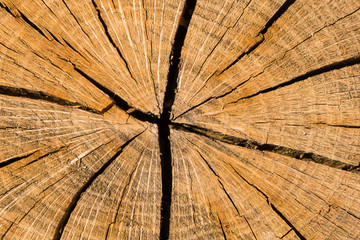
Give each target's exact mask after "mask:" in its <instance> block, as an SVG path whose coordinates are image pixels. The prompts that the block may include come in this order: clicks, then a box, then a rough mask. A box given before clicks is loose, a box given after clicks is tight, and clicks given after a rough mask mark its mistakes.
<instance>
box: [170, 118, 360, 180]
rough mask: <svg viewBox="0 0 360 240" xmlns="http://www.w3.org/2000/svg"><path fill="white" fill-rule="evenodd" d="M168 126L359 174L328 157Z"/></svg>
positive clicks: (356, 169)
mask: <svg viewBox="0 0 360 240" xmlns="http://www.w3.org/2000/svg"><path fill="white" fill-rule="evenodd" d="M170 126H171V127H172V128H174V129H177V130H181V131H186V132H191V133H196V134H199V135H202V136H205V137H208V138H210V139H212V140H218V141H221V142H224V143H228V144H232V145H236V146H240V147H245V148H248V149H252V150H256V151H265V152H273V153H277V154H281V155H283V156H287V157H292V158H295V159H298V160H301V161H307V162H315V163H317V164H321V165H325V166H328V167H331V168H336V169H340V170H344V171H349V172H356V173H360V169H359V166H356V165H352V164H348V163H344V162H341V161H337V160H334V159H330V158H328V157H325V156H322V155H318V154H315V153H311V152H305V151H302V150H298V149H293V148H289V147H285V146H280V145H275V144H268V143H264V144H261V143H259V142H256V141H254V140H249V139H245V138H239V137H234V136H231V135H227V134H223V133H221V132H217V131H214V130H211V129H206V128H201V127H198V126H194V125H190V124H184V123H175V122H171V123H170Z"/></svg>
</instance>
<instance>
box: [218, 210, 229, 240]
mask: <svg viewBox="0 0 360 240" xmlns="http://www.w3.org/2000/svg"><path fill="white" fill-rule="evenodd" d="M217 217H218V220H219V223H220V228H221V232H222V234H223V237H224V240H227V238H226V233H225V230H224V227H223V225H222V222H221V219H220V217H219V215H218V216H217Z"/></svg>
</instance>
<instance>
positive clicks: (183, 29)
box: [161, 0, 196, 120]
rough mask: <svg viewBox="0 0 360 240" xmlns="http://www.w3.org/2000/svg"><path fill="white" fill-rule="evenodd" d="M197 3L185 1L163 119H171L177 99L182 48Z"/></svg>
mask: <svg viewBox="0 0 360 240" xmlns="http://www.w3.org/2000/svg"><path fill="white" fill-rule="evenodd" d="M195 5H196V0H187V1H186V2H185V6H184V9H183V12H182V14H181V17H180V20H179V26H178V28H177V30H176V34H175V38H174V44H173V46H172V49H171V55H170V67H169V72H168V76H167V85H166V90H165V96H164V102H163V111H162V113H161V119H167V120H168V119H170V115H171V109H172V106H173V103H174V100H175V92H176V89H177V85H178V81H177V80H178V75H179V67H180V66H179V65H180V56H181V49H182V47H183V45H184V42H185V37H186V33H187V30H188V27H189V23H190V20H191V17H192V14H193V11H194V9H195Z"/></svg>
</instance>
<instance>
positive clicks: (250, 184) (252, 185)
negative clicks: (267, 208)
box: [229, 163, 270, 205]
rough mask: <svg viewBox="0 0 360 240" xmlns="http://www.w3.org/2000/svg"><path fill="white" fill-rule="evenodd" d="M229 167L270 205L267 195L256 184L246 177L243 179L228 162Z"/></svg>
mask: <svg viewBox="0 0 360 240" xmlns="http://www.w3.org/2000/svg"><path fill="white" fill-rule="evenodd" d="M229 165H230V167H231V168H232V169H233V170H234V172H235V173H236V174H237V175H238V176H239V177H240V178H241V179H242V180H244V181H245V182H246V183H247V184H248V185H249V186H251V187H253V188H255V189H256V191H258V192H259V193H260V194H261V195H263V196H264V197H265V199H266V202H267V204H269V205H270V201H269V197H268V196H267V195H266V194H265V193H264V192H263V191H262V190H260V189H259V188H258V187H257V186H255V185H254V184H252V183H250V182H249V181H248V180H247V179H245V178H244V177H243V176H242V175H241V174H240V173H239V172H238V171H236V169H235V168H234V167H233V166H232V165H231V164H230V163H229Z"/></svg>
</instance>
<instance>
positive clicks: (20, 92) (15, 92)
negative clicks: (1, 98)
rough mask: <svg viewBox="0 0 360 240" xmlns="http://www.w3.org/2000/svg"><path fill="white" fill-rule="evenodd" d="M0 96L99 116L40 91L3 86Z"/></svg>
mask: <svg viewBox="0 0 360 240" xmlns="http://www.w3.org/2000/svg"><path fill="white" fill-rule="evenodd" d="M0 94H1V95H6V96H13V97H22V98H29V99H35V100H43V101H47V102H51V103H56V104H58V105H61V106H68V107H73V108H78V109H81V110H84V111H87V112H92V113H96V114H100V111H98V110H96V109H93V108H90V107H86V106H83V105H81V104H80V103H77V102H71V101H68V100H65V99H62V98H59V97H56V96H54V95H50V94H48V93H44V92H42V91H35V90H29V89H25V88H16V87H9V86H3V85H0Z"/></svg>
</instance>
